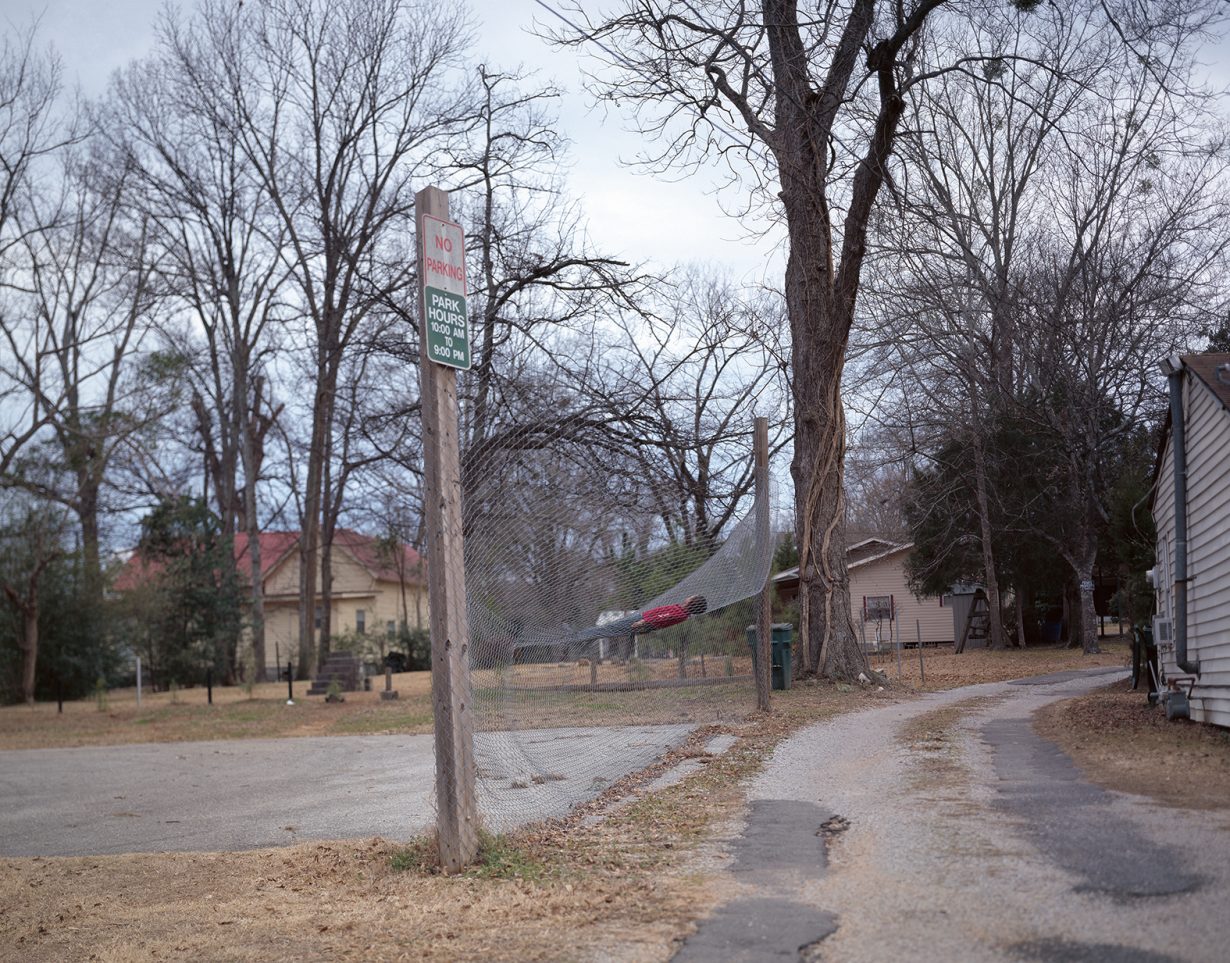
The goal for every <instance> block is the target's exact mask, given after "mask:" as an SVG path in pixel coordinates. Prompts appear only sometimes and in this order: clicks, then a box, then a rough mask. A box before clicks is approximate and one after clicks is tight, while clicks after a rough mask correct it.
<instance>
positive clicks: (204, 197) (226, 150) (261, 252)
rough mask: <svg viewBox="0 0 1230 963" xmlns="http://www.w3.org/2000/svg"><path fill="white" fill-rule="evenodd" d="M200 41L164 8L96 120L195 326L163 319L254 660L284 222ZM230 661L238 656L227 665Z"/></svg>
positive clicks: (257, 656)
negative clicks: (260, 497) (244, 581)
mask: <svg viewBox="0 0 1230 963" xmlns="http://www.w3.org/2000/svg"><path fill="white" fill-rule="evenodd" d="M207 56H208V49H207V47H206V45H205V44H204V43H203V41H202V38H201V37H199V36H198V35H196V34H194V33H192V32H190V31H186V30H184V29H182V28H181V26H180V25H179V24H178V23H177V22H176V21H174V20H173V19H167V20H164V22H163V27H162V32H161V35H160V38H159V46H158V50H157V51H156V52H155V54H154V55H153V56H152V57H151V58H150V59H148V60H146V61H144V62H141V63H138V64H134V65H133V66H131V67H130V68H129V69H128V70H127V71H126V72H125V73H124V74H123V75H121V76H120V77H119V78H117V80H116V82H115V84H114V87H113V91H112V97H111V99H110V102H109V103H108V104H107V105H106V107H107V112H106V116H105V119H104V122H103V123H102V124H100V129H102V130H104V131H107V132H108V133H109V137H110V139H111V142H112V144H113V149H114V150H115V153H116V155H117V157H118V158H119V159H120V160H121V161H122V163H124V164H126V165H128V167H129V168H130V169H131V171H132V176H133V179H134V181H135V182H136V186H137V190H138V194H137V196H136V197H135V200H137V202H138V203H139V204H140V205H141V207H142V209H143V210H144V211H145V212H146V213H147V215H148V216H149V218H150V221H151V224H152V225H153V228H154V233H155V243H156V244H157V245H158V246H159V247H160V248H161V249H162V250H163V251H164V252H165V257H164V258H163V259H162V263H161V266H160V274H161V276H162V277H163V278H164V279H165V288H166V290H167V295H168V298H169V299H170V300H171V301H172V302H174V303H175V304H176V305H177V306H181V307H182V308H183V309H186V311H187V312H188V314H189V316H190V317H191V318H192V319H193V323H192V324H191V325H184V324H182V323H181V324H173V325H171V326H169V328H168V331H167V336H168V340H169V341H170V342H171V346H172V347H171V350H172V351H174V352H177V353H178V354H179V355H180V356H182V357H183V358H185V359H187V361H188V365H187V373H188V375H189V380H190V381H191V384H192V397H191V405H192V411H193V415H194V419H195V423H196V430H197V433H198V434H199V436H200V439H201V446H202V448H203V454H204V467H205V488H206V490H209V489H210V488H211V483H212V495H213V500H214V502H215V504H216V505H217V510H218V515H219V518H220V519H221V523H222V534H223V536H224V537H225V538H227V539H232V538H233V537H234V535H235V534H236V532H237V531H240V530H242V531H243V532H244V533H245V535H246V554H247V566H248V580H249V592H250V600H249V606H250V611H249V623H250V630H251V633H252V645H253V652H254V662H255V665H256V666H257V671H258V672H260V671H263V668H264V665H265V642H264V595H263V590H262V586H261V550H260V517H259V511H258V505H257V486H258V484H259V482H260V479H261V470H262V461H263V451H264V446H265V442H266V436H267V434H268V431H269V429H270V426H271V424H272V422H273V421H274V420H275V419H276V418H277V417H278V415H279V413H280V410H281V406H280V405H277V404H276V403H275V402H274V401H273V400H272V396H271V392H272V389H271V381H270V378H269V377H268V369H267V359H268V357H269V356H270V354H271V353H272V352H273V351H274V349H275V348H276V346H277V340H276V338H275V337H274V336H273V335H275V334H276V324H277V322H278V321H280V320H282V319H281V318H279V317H277V311H278V307H279V305H278V289H279V286H280V285H281V284H282V283H284V281H285V276H286V271H287V269H286V266H285V264H284V263H283V260H282V248H283V242H284V240H285V232H284V230H283V228H282V226H281V224H280V221H279V220H278V219H277V218H276V217H274V212H273V210H272V204H271V202H270V200H269V199H268V197H267V195H266V194H265V193H264V191H263V190H262V188H261V185H260V184H259V182H258V181H257V180H256V178H255V177H254V176H253V172H252V171H251V169H250V166H249V164H248V162H247V159H246V158H245V156H244V153H243V150H242V148H241V145H240V142H239V139H238V131H237V130H236V129H235V127H234V125H233V124H232V123H231V122H230V120H229V117H228V113H227V101H226V92H225V90H220V89H218V88H217V87H215V86H213V85H212V84H211V83H210V82H209V81H210V73H211V67H210V66H209V65H207V64H206V63H204V62H203V61H204V58H205V57H207ZM232 668H234V667H232Z"/></svg>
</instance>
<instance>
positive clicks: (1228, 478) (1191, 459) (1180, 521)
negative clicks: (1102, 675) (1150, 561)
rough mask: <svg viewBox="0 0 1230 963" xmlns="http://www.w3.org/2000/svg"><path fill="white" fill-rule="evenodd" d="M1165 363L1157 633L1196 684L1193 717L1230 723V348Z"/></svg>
mask: <svg viewBox="0 0 1230 963" xmlns="http://www.w3.org/2000/svg"><path fill="white" fill-rule="evenodd" d="M1165 369H1166V372H1167V375H1168V377H1169V380H1170V387H1171V410H1170V417H1169V420H1168V421H1167V423H1166V429H1165V432H1164V433H1163V435H1162V444H1161V449H1160V451H1159V452H1158V461H1157V472H1156V478H1155V484H1154V489H1153V518H1154V520H1155V521H1156V523H1157V559H1156V563H1155V567H1154V570H1153V571H1154V582H1155V585H1156V587H1157V616H1156V618H1155V619H1154V623H1153V625H1154V631H1153V637H1154V641H1155V642H1156V644H1157V647H1158V655H1159V657H1160V659H1161V661H1162V665H1163V668H1164V670H1165V673H1166V677H1167V678H1168V679H1172V680H1177V679H1183V680H1184V681H1183V682H1182V683H1181V686H1180V688H1181V690H1182V691H1183V692H1186V691H1187V690H1188V687H1189V685H1190V691H1191V697H1190V699H1189V700H1187V701H1188V703H1189V705H1188V714H1189V715H1190V717H1191V718H1192V719H1195V720H1196V721H1197V722H1210V723H1213V724H1214V725H1219V726H1230V472H1227V467H1226V466H1227V461H1226V454H1227V452H1230V354H1201V355H1184V356H1183V357H1181V358H1174V359H1171V360H1170V361H1169V362H1167V363H1166V365H1165ZM1176 440H1179V441H1181V444H1176ZM1176 449H1177V450H1176ZM1176 455H1177V456H1178V457H1177V459H1176ZM1176 461H1177V462H1178V466H1179V468H1180V471H1179V472H1176V470H1175V468H1176ZM1176 476H1177V479H1178V483H1177V484H1176ZM1181 526H1182V527H1181ZM1183 528H1185V529H1186V531H1183ZM1184 536H1186V537H1184ZM1180 714H1181V713H1180Z"/></svg>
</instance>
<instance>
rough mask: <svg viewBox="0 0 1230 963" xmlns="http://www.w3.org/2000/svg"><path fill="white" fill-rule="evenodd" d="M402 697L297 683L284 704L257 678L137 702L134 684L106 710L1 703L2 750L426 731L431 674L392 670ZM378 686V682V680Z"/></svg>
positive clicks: (112, 696) (116, 693) (112, 697)
mask: <svg viewBox="0 0 1230 963" xmlns="http://www.w3.org/2000/svg"><path fill="white" fill-rule="evenodd" d="M393 679H394V688H395V689H397V690H398V692H399V695H400V698H398V699H397V700H395V701H389V702H382V701H381V700H380V693H379V692H348V693H346V701H345V702H342V703H331V704H326V703H325V700H324V697H323V696H313V697H310V698H309V697H308V696H307V695H306V693H307V683H305V682H296V683H295V704H294V705H293V706H288V705H287V704H286V694H287V693H286V683H284V682H282V683H274V682H270V683H263V684H261V685H257V686H254V687H253V691H252V695H251V697H249V695H248V693H247V692H245V691H244V690H243V689H242V688H240V687H238V686H228V687H222V686H215V687H214V690H213V699H214V701H213V705H209V704H207V693H206V690H205V688H204V687H203V686H196V687H193V688H191V689H181V690H180V691H179V692H177V693H170V692H158V693H151V692H148V691H146V692H145V693H143V695H142V698H141V706H140V708H138V707H137V693H136V690H135V689H113V690H111V691H110V692H108V693H107V697H106V704H105V708H104V709H100V708H99V703H98V702H97V701H96V700H94V699H83V700H80V701H77V702H66V703H64V712H63V713H62V714H61V713H59V712H57V711H56V704H55V703H54V702H39V703H36V704H35V705H34V706H33V707H30V706H26V705H16V706H5V707H3V708H0V749H49V748H54V747H60V746H104V745H121V744H126V743H135V742H189V741H194V740H200V739H244V738H257V737H261V738H272V737H283V736H285V737H292V736H327V735H359V734H375V733H416V732H430V731H431V675H430V673H427V672H406V673H403V674H401V675H396V676H394V677H393ZM379 681H380V684H379V686H378V688H383V682H384V680H383V679H381V680H379Z"/></svg>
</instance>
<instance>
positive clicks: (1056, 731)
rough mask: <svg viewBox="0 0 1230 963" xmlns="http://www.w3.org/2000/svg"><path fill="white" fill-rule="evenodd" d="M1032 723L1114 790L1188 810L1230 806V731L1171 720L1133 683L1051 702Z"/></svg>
mask: <svg viewBox="0 0 1230 963" xmlns="http://www.w3.org/2000/svg"><path fill="white" fill-rule="evenodd" d="M1034 727H1035V728H1036V729H1037V731H1038V732H1039V733H1040V734H1041V735H1043V736H1045V737H1046V738H1048V739H1051V740H1052V741H1054V742H1055V743H1057V744H1058V745H1059V746H1060V748H1062V749H1063V750H1064V752H1066V753H1067V754H1068V755H1070V756H1071V757H1072V759H1073V760H1074V761H1075V762H1076V764H1077V765H1078V766H1080V768H1081V769H1082V770H1083V771H1084V772H1085V774H1086V775H1087V776H1088V777H1089V778H1090V779H1091V780H1093V781H1094V782H1096V783H1099V784H1100V785H1103V786H1106V787H1107V788H1109V789H1115V790H1118V791H1119V792H1127V793H1135V794H1137V795H1143V796H1149V797H1151V798H1152V799H1154V800H1156V801H1157V802H1160V803H1162V804H1163V805H1167V806H1177V807H1180V808H1185V809H1223V810H1224V809H1230V730H1226V729H1221V728H1218V727H1217V726H1211V725H1206V724H1204V723H1199V722H1191V721H1188V720H1175V721H1173V722H1171V721H1168V720H1167V719H1166V714H1165V712H1164V711H1163V710H1162V709H1161V708H1160V707H1159V706H1150V705H1149V704H1148V702H1147V700H1146V698H1145V692H1144V690H1143V689H1141V690H1138V691H1136V692H1133V691H1132V689H1131V684H1130V683H1127V682H1117V683H1115V684H1114V685H1110V686H1107V687H1106V688H1103V689H1099V690H1097V691H1096V692H1092V693H1090V694H1089V695H1085V696H1080V697H1078V698H1076V699H1068V700H1065V701H1064V702H1057V703H1053V704H1052V705H1049V706H1046V707H1044V708H1043V709H1041V710H1040V711H1039V712H1038V714H1037V715H1036V716H1035V717H1034Z"/></svg>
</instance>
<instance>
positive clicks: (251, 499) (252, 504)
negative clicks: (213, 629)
mask: <svg viewBox="0 0 1230 963" xmlns="http://www.w3.org/2000/svg"><path fill="white" fill-rule="evenodd" d="M244 423H245V425H247V423H248V419H247V418H245V419H244ZM255 447H256V446H255V445H254V444H253V439H252V429H251V426H250V425H249V426H248V427H246V428H245V430H244V437H243V461H244V468H243V474H244V486H243V502H244V511H243V514H244V527H245V528H246V530H247V535H248V587H249V591H250V593H251V606H252V609H251V616H250V621H251V628H250V631H251V633H252V663H253V666H252V669H253V672H255V674H256V679H257V681H262V682H263V681H264V679H265V660H266V654H265V586H264V584H263V583H262V580H261V529H260V524H259V520H258V518H257V513H256V479H257V476H258V474H259V472H260V467H259V466H258V465H257V464H256V451H255Z"/></svg>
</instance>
